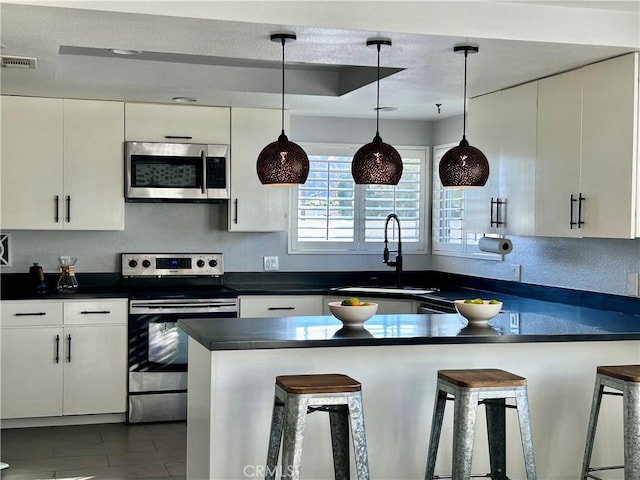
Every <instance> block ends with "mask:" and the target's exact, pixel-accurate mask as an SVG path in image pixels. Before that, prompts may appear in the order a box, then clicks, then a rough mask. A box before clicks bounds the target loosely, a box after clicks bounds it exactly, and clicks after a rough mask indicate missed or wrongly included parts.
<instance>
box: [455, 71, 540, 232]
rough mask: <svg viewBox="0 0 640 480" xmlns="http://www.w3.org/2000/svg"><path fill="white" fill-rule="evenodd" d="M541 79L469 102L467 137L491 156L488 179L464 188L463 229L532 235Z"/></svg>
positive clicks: (488, 158) (489, 158) (488, 156)
mask: <svg viewBox="0 0 640 480" xmlns="http://www.w3.org/2000/svg"><path fill="white" fill-rule="evenodd" d="M537 94H538V92H537V83H536V82H532V83H527V84H524V85H520V86H518V87H514V88H510V89H507V90H503V91H500V92H496V93H492V94H489V95H484V96H482V97H478V98H475V99H472V100H470V101H469V115H468V127H467V138H468V140H469V142H470V144H471V145H473V146H474V147H476V148H479V149H480V150H481V151H482V152H483V153H484V154H485V156H486V157H487V160H488V161H489V167H490V171H489V179H488V181H487V184H486V185H485V186H484V187H481V188H467V189H466V190H465V228H466V229H467V231H469V232H474V233H484V232H491V231H497V232H499V233H508V234H512V235H533V234H534V226H535V223H534V218H535V217H534V205H535V200H534V194H535V182H534V174H535V162H536V107H537Z"/></svg>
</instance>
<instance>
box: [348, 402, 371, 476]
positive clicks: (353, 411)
mask: <svg viewBox="0 0 640 480" xmlns="http://www.w3.org/2000/svg"><path fill="white" fill-rule="evenodd" d="M348 405H349V422H350V424H351V438H352V439H353V450H354V455H355V463H356V472H357V476H358V480H369V455H368V453H367V437H366V434H365V430H364V414H363V408H362V394H361V393H360V392H358V393H357V394H355V395H351V396H350V397H349V400H348Z"/></svg>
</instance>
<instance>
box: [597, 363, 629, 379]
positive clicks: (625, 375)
mask: <svg viewBox="0 0 640 480" xmlns="http://www.w3.org/2000/svg"><path fill="white" fill-rule="evenodd" d="M596 372H597V373H599V374H600V375H606V376H607V377H611V378H617V379H618V380H622V381H623V382H634V383H639V382H640V365H609V366H599V367H597V368H596Z"/></svg>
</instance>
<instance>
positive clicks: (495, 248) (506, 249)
mask: <svg viewBox="0 0 640 480" xmlns="http://www.w3.org/2000/svg"><path fill="white" fill-rule="evenodd" d="M478 250H480V251H482V252H488V253H498V254H500V255H508V254H509V253H511V252H512V250H513V244H512V243H511V240H509V239H508V238H504V237H487V236H486V234H483V235H482V238H481V239H480V240H479V241H478Z"/></svg>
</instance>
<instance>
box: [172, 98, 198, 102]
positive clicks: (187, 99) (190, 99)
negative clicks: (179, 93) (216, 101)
mask: <svg viewBox="0 0 640 480" xmlns="http://www.w3.org/2000/svg"><path fill="white" fill-rule="evenodd" d="M172 100H173V101H174V102H178V103H196V102H197V101H198V99H197V98H193V97H173V98H172Z"/></svg>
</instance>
